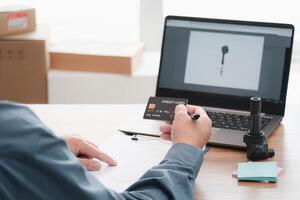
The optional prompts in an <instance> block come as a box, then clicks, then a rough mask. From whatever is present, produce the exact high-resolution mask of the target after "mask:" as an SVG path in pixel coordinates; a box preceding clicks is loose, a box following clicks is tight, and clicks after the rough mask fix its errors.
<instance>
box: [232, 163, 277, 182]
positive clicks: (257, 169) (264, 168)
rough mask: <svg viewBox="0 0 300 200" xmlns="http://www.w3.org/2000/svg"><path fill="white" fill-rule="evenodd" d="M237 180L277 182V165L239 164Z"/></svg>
mask: <svg viewBox="0 0 300 200" xmlns="http://www.w3.org/2000/svg"><path fill="white" fill-rule="evenodd" d="M237 178H238V180H240V181H269V182H277V163H276V162H247V163H239V164H238V173H237Z"/></svg>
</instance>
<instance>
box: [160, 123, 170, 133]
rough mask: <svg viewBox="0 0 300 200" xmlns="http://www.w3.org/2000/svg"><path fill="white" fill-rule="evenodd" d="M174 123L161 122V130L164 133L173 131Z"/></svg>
mask: <svg viewBox="0 0 300 200" xmlns="http://www.w3.org/2000/svg"><path fill="white" fill-rule="evenodd" d="M171 129H172V125H171V124H169V123H164V124H161V125H160V127H159V130H160V132H162V133H171Z"/></svg>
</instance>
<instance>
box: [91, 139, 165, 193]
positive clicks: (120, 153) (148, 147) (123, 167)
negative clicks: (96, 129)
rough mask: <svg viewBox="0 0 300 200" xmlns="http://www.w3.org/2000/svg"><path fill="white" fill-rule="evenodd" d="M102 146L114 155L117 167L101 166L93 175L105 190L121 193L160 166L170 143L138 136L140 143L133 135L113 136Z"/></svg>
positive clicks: (103, 164)
mask: <svg viewBox="0 0 300 200" xmlns="http://www.w3.org/2000/svg"><path fill="white" fill-rule="evenodd" d="M99 147H100V148H101V150H103V151H104V152H105V153H107V154H109V155H110V156H112V157H113V158H114V159H115V160H116V161H117V162H118V166H115V167H111V166H108V165H107V164H105V163H102V168H101V170H100V171H97V172H91V173H92V174H93V175H95V176H96V177H97V178H98V179H99V180H100V181H101V182H102V183H103V184H104V185H105V186H106V187H109V188H111V189H113V190H116V191H118V192H122V191H124V190H125V189H126V188H128V187H129V186H130V185H131V184H133V183H134V182H136V181H137V180H138V179H139V178H140V177H141V176H142V175H143V174H144V173H145V172H146V171H147V170H148V169H150V168H151V167H152V166H155V165H157V164H159V162H160V161H161V160H162V159H163V158H164V156H165V154H166V153H167V151H168V150H169V148H170V147H171V143H170V142H166V141H163V140H161V139H159V138H150V137H139V139H138V141H133V140H131V137H130V136H126V135H122V134H114V135H113V136H112V137H111V138H110V139H109V140H108V141H107V142H105V143H103V144H101V145H99Z"/></svg>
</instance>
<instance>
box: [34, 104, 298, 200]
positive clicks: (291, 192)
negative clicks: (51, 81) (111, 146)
mask: <svg viewBox="0 0 300 200" xmlns="http://www.w3.org/2000/svg"><path fill="white" fill-rule="evenodd" d="M30 107H31V108H32V109H33V110H34V111H35V112H36V113H37V115H38V116H39V117H40V118H41V119H42V120H43V121H44V122H45V124H47V125H48V126H49V127H50V128H51V129H52V130H53V131H54V132H55V133H56V134H58V135H63V134H68V133H76V134H79V135H81V136H83V137H85V138H87V139H90V140H93V141H95V142H96V143H101V142H103V141H105V140H106V139H107V138H109V136H110V135H111V134H112V133H115V132H116V131H117V128H118V126H119V125H120V124H121V123H122V121H121V120H122V118H121V116H128V117H129V116H131V115H132V113H135V114H136V113H140V115H141V113H142V112H143V110H144V105H30ZM298 113H300V105H299V104H293V103H290V104H288V105H287V108H286V116H285V117H284V120H283V122H282V124H281V125H280V126H279V127H278V128H277V129H276V131H275V132H274V134H273V135H272V136H271V138H270V140H269V145H270V147H272V148H274V149H275V152H276V155H275V157H274V158H273V159H270V160H275V161H277V162H278V165H279V166H280V167H283V168H284V173H283V174H282V175H281V176H280V177H279V181H278V183H277V184H264V183H249V182H247V183H246V182H238V181H237V180H236V179H234V178H232V177H231V173H232V171H234V170H235V169H236V168H237V163H238V162H245V161H247V159H246V155H245V152H243V151H238V150H231V149H224V148H213V147H212V148H211V149H210V151H209V152H208V153H207V155H206V157H205V162H204V163H203V165H202V168H201V170H200V173H199V176H198V178H197V184H196V195H195V196H196V199H251V200H252V199H256V200H257V199H264V200H266V199H289V200H290V199H299V197H300V183H299V180H300V174H299V172H300V159H299V154H300V144H299V142H300V140H298V138H299V136H298V134H299V130H298V126H297V125H298V124H297V121H298V119H297V114H298ZM116 116H119V117H116ZM128 117H126V118H128ZM118 118H119V119H118ZM200 197H201V198H200Z"/></svg>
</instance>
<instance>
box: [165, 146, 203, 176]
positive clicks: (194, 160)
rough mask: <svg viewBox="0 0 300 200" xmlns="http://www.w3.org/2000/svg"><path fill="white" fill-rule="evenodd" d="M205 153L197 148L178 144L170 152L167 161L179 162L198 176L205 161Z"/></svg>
mask: <svg viewBox="0 0 300 200" xmlns="http://www.w3.org/2000/svg"><path fill="white" fill-rule="evenodd" d="M204 154H205V152H204V151H203V150H202V149H200V148H197V147H194V146H192V145H189V144H185V143H176V144H174V145H173V146H172V147H171V148H170V150H169V151H168V153H167V155H166V157H165V159H168V160H170V159H171V160H178V161H179V162H182V163H184V164H185V165H189V166H190V167H192V168H193V170H194V172H195V175H196V176H197V174H198V172H199V170H200V167H201V164H202V162H203V159H204Z"/></svg>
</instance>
